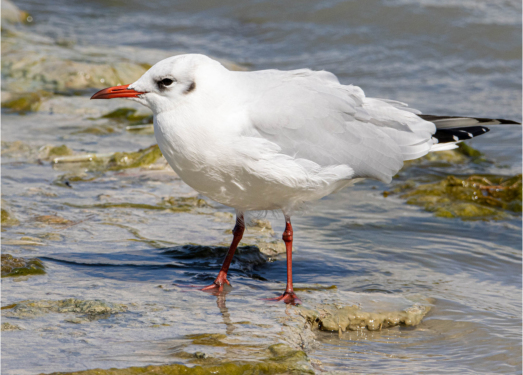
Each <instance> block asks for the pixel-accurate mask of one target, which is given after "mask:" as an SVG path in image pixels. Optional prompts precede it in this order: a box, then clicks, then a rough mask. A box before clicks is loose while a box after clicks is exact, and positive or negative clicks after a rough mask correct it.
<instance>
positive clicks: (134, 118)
mask: <svg viewBox="0 0 523 375" xmlns="http://www.w3.org/2000/svg"><path fill="white" fill-rule="evenodd" d="M137 112H138V110H136V109H135V108H126V107H123V108H118V109H116V110H114V111H112V112H109V113H107V114H105V115H103V116H102V117H100V118H107V119H111V120H116V121H120V122H128V123H129V125H140V124H150V123H152V122H153V115H151V114H141V113H137Z"/></svg>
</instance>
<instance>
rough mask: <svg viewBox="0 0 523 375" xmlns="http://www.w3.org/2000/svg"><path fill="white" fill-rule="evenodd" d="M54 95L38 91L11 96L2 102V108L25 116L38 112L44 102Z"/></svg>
mask: <svg viewBox="0 0 523 375" xmlns="http://www.w3.org/2000/svg"><path fill="white" fill-rule="evenodd" d="M51 96H52V94H51V93H49V92H47V91H44V90H38V91H36V92H27V93H18V94H11V95H10V96H9V98H8V99H7V100H6V101H2V108H6V110H7V112H8V113H15V112H16V113H20V114H25V113H27V112H34V111H37V110H38V108H39V107H40V104H41V102H42V100H45V99H46V98H49V97H51Z"/></svg>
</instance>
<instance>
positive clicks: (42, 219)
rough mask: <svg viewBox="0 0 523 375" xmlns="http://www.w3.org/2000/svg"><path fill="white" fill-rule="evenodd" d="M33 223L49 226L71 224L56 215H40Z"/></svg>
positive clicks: (69, 221)
mask: <svg viewBox="0 0 523 375" xmlns="http://www.w3.org/2000/svg"><path fill="white" fill-rule="evenodd" d="M34 221H37V222H39V223H45V224H51V225H69V224H72V223H73V222H72V221H71V220H68V219H65V218H63V217H61V216H56V215H40V216H36V217H35V218H34Z"/></svg>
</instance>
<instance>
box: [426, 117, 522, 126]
mask: <svg viewBox="0 0 523 375" xmlns="http://www.w3.org/2000/svg"><path fill="white" fill-rule="evenodd" d="M418 117H421V118H422V119H423V120H425V121H431V122H432V121H436V120H445V119H450V118H470V119H474V120H476V121H477V122H479V124H481V123H482V122H491V121H499V124H498V125H521V122H517V121H513V120H505V119H502V118H487V117H468V116H438V115H418Z"/></svg>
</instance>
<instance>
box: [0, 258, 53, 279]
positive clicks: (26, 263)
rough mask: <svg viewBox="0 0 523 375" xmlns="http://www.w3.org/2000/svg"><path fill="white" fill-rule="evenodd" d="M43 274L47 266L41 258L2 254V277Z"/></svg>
mask: <svg viewBox="0 0 523 375" xmlns="http://www.w3.org/2000/svg"><path fill="white" fill-rule="evenodd" d="M43 274H45V267H44V265H43V263H42V261H41V260H40V259H37V258H29V259H26V258H15V257H13V256H12V255H10V254H2V277H17V276H25V275H43Z"/></svg>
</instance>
